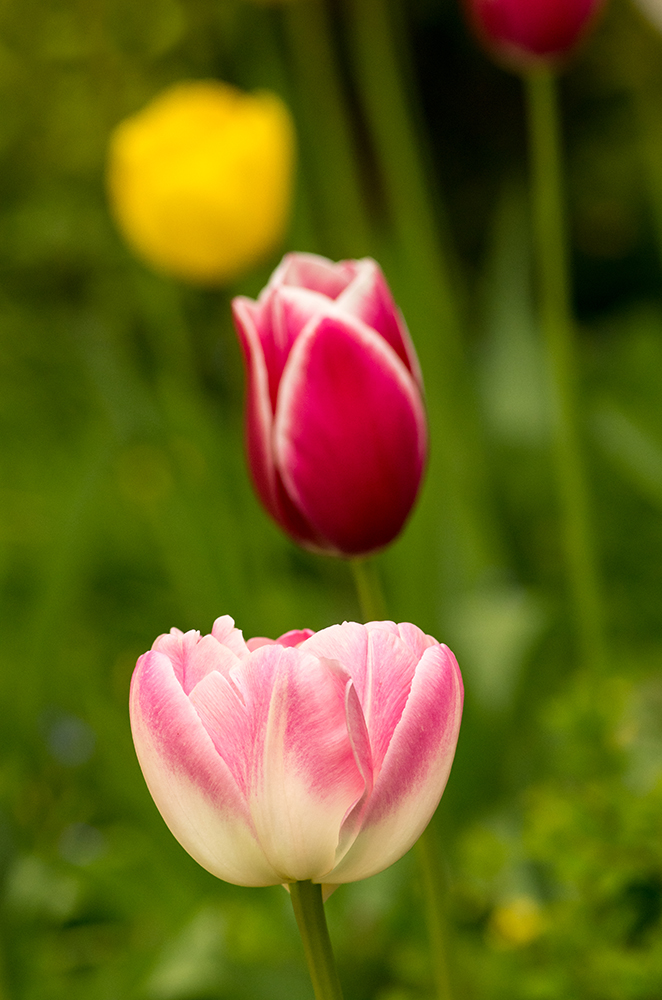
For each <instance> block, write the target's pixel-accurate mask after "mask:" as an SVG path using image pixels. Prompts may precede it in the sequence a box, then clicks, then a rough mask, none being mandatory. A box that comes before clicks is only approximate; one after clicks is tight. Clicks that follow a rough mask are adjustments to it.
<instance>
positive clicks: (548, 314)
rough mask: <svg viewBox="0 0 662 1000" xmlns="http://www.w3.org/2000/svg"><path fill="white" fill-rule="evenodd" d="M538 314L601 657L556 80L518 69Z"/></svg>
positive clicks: (589, 655)
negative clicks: (523, 102)
mask: <svg viewBox="0 0 662 1000" xmlns="http://www.w3.org/2000/svg"><path fill="white" fill-rule="evenodd" d="M524 79H525V84H526V94H527V104H528V116H529V134H530V155H531V192H532V200H533V214H534V227H535V233H534V236H535V243H536V252H537V262H538V280H539V301H540V317H541V324H542V330H543V336H544V339H545V345H546V352H547V364H548V370H549V376H550V379H549V381H550V390H551V403H552V413H553V434H554V455H555V465H556V478H557V484H558V491H559V500H560V505H561V518H562V528H563V540H564V547H565V556H566V563H567V572H568V578H569V586H570V593H571V599H572V604H573V608H574V612H575V621H576V628H577V634H578V639H579V645H580V653H581V657H582V661H583V662H584V663H585V664H587V665H589V666H592V667H594V668H599V667H600V666H601V665H602V664H603V663H604V661H605V642H604V631H603V630H604V625H603V613H602V602H601V595H600V585H599V582H598V569H597V558H596V552H595V544H594V540H593V526H592V523H591V515H590V502H589V489H588V484H587V477H586V471H585V467H584V461H583V456H582V449H581V443H580V434H579V418H578V410H579V407H578V398H577V397H578V390H577V383H576V372H577V364H576V357H575V342H574V331H573V319H572V313H571V305H570V287H569V280H568V266H567V239H566V228H565V215H564V206H563V194H562V168H561V140H560V127H559V112H558V103H557V92H556V80H555V76H554V73H553V71H552V70H551V69H549V68H546V67H545V68H538V69H535V70H532V71H530V72H529V73H528V74H526V75H525V78H524Z"/></svg>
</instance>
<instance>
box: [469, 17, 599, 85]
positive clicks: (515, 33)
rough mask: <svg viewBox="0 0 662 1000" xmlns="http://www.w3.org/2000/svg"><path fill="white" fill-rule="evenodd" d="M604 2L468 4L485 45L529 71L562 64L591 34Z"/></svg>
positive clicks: (517, 66)
mask: <svg viewBox="0 0 662 1000" xmlns="http://www.w3.org/2000/svg"><path fill="white" fill-rule="evenodd" d="M603 2H604V0H464V5H465V8H466V10H467V13H468V16H469V20H470V22H471V24H472V26H473V28H474V30H475V31H476V33H477V35H478V37H479V38H480V39H481V41H482V42H483V43H484V45H485V46H486V47H487V48H488V49H489V50H490V51H491V52H492V53H493V54H494V55H495V56H496V57H497V58H498V59H499V60H501V61H503V62H505V63H507V64H509V65H511V66H512V67H513V68H515V69H520V70H526V69H528V68H531V67H533V66H535V65H536V64H541V63H542V64H546V63H549V64H554V63H556V62H558V61H559V60H562V59H563V58H564V57H565V56H566V55H568V53H569V52H570V51H571V50H572V49H573V48H574V46H575V45H576V44H577V43H578V42H579V40H580V39H581V38H582V36H583V35H584V34H585V32H586V31H587V30H588V28H589V26H590V24H591V22H592V20H593V18H594V16H595V15H596V13H597V11H598V10H599V8H600V7H602V4H603Z"/></svg>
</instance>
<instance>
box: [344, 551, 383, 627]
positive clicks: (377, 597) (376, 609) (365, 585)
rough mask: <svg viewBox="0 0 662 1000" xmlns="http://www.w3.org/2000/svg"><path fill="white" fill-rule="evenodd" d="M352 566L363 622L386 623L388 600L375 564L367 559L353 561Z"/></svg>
mask: <svg viewBox="0 0 662 1000" xmlns="http://www.w3.org/2000/svg"><path fill="white" fill-rule="evenodd" d="M350 565H351V567H352V575H353V576H354V584H355V586H356V594H357V597H358V599H359V608H360V609H361V614H362V616H363V620H364V621H366V622H376V621H384V619H385V617H386V599H385V597H384V592H383V590H382V585H381V580H380V579H379V573H378V572H377V567H376V566H375V564H374V562H369V561H368V560H367V559H352V560H351V563H350Z"/></svg>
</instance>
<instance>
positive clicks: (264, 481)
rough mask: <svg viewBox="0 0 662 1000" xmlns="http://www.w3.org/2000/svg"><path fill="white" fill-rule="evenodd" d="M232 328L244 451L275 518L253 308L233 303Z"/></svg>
mask: <svg viewBox="0 0 662 1000" xmlns="http://www.w3.org/2000/svg"><path fill="white" fill-rule="evenodd" d="M232 314H233V318H234V323H235V327H236V329H237V333H238V335H239V340H240V343H241V347H242V350H243V353H244V359H245V362H246V450H247V453H248V466H249V468H250V470H251V475H252V477H253V482H254V484H255V489H256V490H257V493H258V496H259V497H260V499H261V500H262V502H263V504H264V505H265V507H266V508H267V510H268V511H270V512H271V513H272V515H273V516H274V517H276V518H278V515H279V505H278V502H277V498H276V473H275V470H274V462H273V454H272V424H273V412H272V409H271V401H270V396H269V377H268V373H267V366H266V362H265V358H264V352H263V349H262V343H261V340H260V336H259V333H258V330H257V328H256V325H255V315H256V306H255V303H253V302H251V300H250V299H246V298H243V297H239V298H236V299H234V300H233V302H232Z"/></svg>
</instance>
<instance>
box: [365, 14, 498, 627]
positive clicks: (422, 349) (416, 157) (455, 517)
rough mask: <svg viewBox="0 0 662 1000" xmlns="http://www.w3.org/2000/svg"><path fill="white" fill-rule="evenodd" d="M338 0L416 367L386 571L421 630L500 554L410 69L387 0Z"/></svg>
mask: <svg viewBox="0 0 662 1000" xmlns="http://www.w3.org/2000/svg"><path fill="white" fill-rule="evenodd" d="M345 7H346V11H347V18H348V27H349V30H350V43H351V46H352V54H353V68H354V74H355V77H356V84H357V89H358V95H359V99H360V101H361V105H362V109H363V112H364V115H365V119H366V122H367V125H368V130H369V135H370V139H371V142H372V146H373V149H374V153H375V162H376V167H377V173H378V179H379V183H378V184H376V187H377V188H378V189H381V190H383V192H384V200H385V205H386V213H385V214H386V216H387V219H388V222H389V224H390V229H391V232H392V234H393V237H394V239H392V240H391V241H390V242H389V241H386V242H385V244H384V246H383V247H382V249H381V251H380V252H381V254H382V258H383V261H384V264H385V266H386V270H387V275H388V277H389V279H390V281H391V284H392V287H393V291H394V293H395V295H396V298H397V300H398V302H399V304H400V306H401V307H402V309H403V311H404V314H405V316H406V317H407V322H408V324H409V326H410V328H411V330H412V332H413V335H414V340H415V343H416V348H417V351H418V354H419V358H420V361H421V367H422V370H423V372H424V373H425V375H426V377H427V378H426V404H427V410H428V418H429V423H430V439H431V442H432V447H431V454H430V464H429V469H428V473H427V477H426V482H425V485H424V489H423V491H422V496H421V503H420V507H419V510H418V512H417V515H416V517H415V518H414V519H413V521H412V525H411V530H410V534H409V545H408V558H407V559H406V560H403V561H402V563H401V565H400V566H399V577H398V578H399V580H400V581H401V583H400V589H401V592H402V593H403V595H405V597H406V605H410V606H412V607H416V609H417V617H418V619H419V620H420V619H421V617H422V618H423V620H427V621H429V623H430V625H429V627H430V628H431V629H433V628H437V627H438V626H439V616H440V611H439V609H440V607H441V608H442V611H441V615H442V617H443V616H444V615H446V614H447V612H446V610H444V609H448V608H450V607H451V606H452V604H453V602H454V601H456V600H457V594H458V591H460V590H464V589H467V588H470V587H471V586H473V585H474V584H475V582H476V581H477V580H479V579H480V578H481V577H482V575H483V573H484V572H485V570H486V568H488V567H492V566H494V565H495V564H498V563H499V562H500V559H501V555H500V552H499V551H498V549H499V544H498V540H497V537H496V532H495V531H493V530H492V528H493V520H492V517H491V512H490V510H489V500H488V501H487V502H486V498H488V497H489V494H490V490H489V487H488V486H487V484H486V481H485V480H486V469H487V468H488V463H487V462H486V461H484V460H483V454H484V448H483V443H482V441H481V433H480V430H479V420H478V408H477V403H476V400H475V398H474V387H473V382H472V378H471V375H470V371H469V366H468V361H467V357H466V353H465V346H464V342H463V335H462V315H461V309H460V305H459V297H458V294H457V289H458V287H459V282H458V276H457V274H456V273H455V269H454V267H453V264H452V260H451V257H450V255H449V253H448V240H447V239H446V238H445V224H444V219H443V213H440V211H439V205H438V204H437V203H436V202H435V199H434V198H433V196H432V195H431V185H430V182H429V178H428V176H427V171H426V164H425V157H424V156H423V155H421V149H422V143H421V137H420V135H419V130H418V129H417V127H416V124H417V115H416V111H415V102H414V100H412V88H411V87H409V86H408V84H409V79H410V74H408V72H407V69H408V67H407V66H405V65H403V61H402V56H403V54H404V53H403V46H402V44H401V35H402V32H401V30H400V25H399V24H398V23H397V16H398V14H400V16H402V10H401V9H400V5H399V4H398V3H388V2H387V0H345ZM394 14H395V18H394ZM440 214H441V219H440ZM440 232H441V237H440ZM411 553H414V557H413V558H409V556H410V555H411ZM432 575H434V580H432V579H431V576H432ZM440 589H441V594H440Z"/></svg>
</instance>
